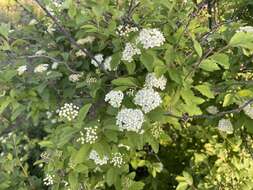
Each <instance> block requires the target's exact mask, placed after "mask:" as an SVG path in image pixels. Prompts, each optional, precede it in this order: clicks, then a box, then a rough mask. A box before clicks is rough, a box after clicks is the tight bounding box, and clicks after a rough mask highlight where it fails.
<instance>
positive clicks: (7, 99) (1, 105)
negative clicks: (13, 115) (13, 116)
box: [0, 97, 11, 115]
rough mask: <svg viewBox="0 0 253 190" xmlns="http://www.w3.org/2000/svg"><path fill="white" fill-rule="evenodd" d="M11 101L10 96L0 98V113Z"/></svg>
mask: <svg viewBox="0 0 253 190" xmlns="http://www.w3.org/2000/svg"><path fill="white" fill-rule="evenodd" d="M10 103H11V98H10V97H4V98H2V99H0V115H1V114H2V113H3V112H4V110H5V109H6V108H7V107H8V106H9V104H10Z"/></svg>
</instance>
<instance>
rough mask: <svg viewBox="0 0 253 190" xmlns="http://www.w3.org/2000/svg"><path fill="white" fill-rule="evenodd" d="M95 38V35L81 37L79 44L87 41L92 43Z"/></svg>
mask: <svg viewBox="0 0 253 190" xmlns="http://www.w3.org/2000/svg"><path fill="white" fill-rule="evenodd" d="M94 40H95V37H94V36H87V37H86V38H82V39H79V40H78V41H77V44H79V45H84V44H86V43H92V42H93V41H94Z"/></svg>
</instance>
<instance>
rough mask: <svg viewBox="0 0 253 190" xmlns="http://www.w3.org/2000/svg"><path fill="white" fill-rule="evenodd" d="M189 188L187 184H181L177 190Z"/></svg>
mask: <svg viewBox="0 0 253 190" xmlns="http://www.w3.org/2000/svg"><path fill="white" fill-rule="evenodd" d="M187 187H188V184H187V183H186V182H180V183H179V184H178V186H177V188H176V190H186V189H187Z"/></svg>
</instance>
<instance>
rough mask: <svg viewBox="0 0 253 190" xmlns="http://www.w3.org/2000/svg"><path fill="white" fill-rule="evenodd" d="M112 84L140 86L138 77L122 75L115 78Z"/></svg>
mask: <svg viewBox="0 0 253 190" xmlns="http://www.w3.org/2000/svg"><path fill="white" fill-rule="evenodd" d="M112 84H114V85H116V86H129V87H131V86H132V87H137V86H138V84H139V83H138V81H137V79H136V78H133V77H121V78H117V79H114V80H113V81H112Z"/></svg>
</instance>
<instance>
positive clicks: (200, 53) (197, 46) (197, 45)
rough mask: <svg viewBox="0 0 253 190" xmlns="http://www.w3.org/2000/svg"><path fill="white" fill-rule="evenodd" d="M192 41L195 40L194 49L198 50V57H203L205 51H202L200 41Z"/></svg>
mask: <svg viewBox="0 0 253 190" xmlns="http://www.w3.org/2000/svg"><path fill="white" fill-rule="evenodd" d="M192 40H193V46H194V49H195V50H196V52H197V54H198V56H199V57H201V56H202V54H203V50H202V47H201V45H200V43H199V42H198V41H196V40H195V39H194V38H193V39H192Z"/></svg>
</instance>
